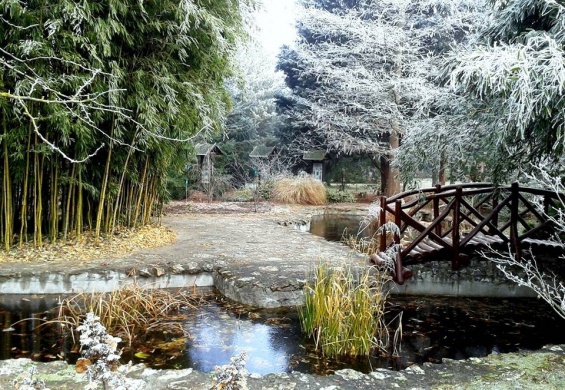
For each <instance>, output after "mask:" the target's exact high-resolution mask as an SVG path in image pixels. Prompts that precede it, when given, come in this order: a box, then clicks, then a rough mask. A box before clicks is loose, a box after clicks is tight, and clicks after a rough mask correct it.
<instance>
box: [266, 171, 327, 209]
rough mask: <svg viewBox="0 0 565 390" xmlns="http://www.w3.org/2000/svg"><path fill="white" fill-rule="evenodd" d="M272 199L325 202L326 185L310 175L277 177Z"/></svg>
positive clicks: (296, 202) (314, 202)
mask: <svg viewBox="0 0 565 390" xmlns="http://www.w3.org/2000/svg"><path fill="white" fill-rule="evenodd" d="M271 196H272V199H273V200H274V201H276V202H281V203H291V204H307V205H322V204H326V203H327V200H326V187H325V186H324V184H323V183H322V182H320V181H318V180H315V179H313V178H312V177H310V176H306V175H304V176H294V177H284V178H281V179H278V180H276V181H275V183H274V188H273V191H272V194H271Z"/></svg>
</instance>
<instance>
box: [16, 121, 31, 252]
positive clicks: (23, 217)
mask: <svg viewBox="0 0 565 390" xmlns="http://www.w3.org/2000/svg"><path fill="white" fill-rule="evenodd" d="M32 131H33V130H32V125H31V124H30V127H29V133H28V136H27V149H26V165H25V175H24V179H23V180H24V181H23V189H22V208H21V211H20V242H19V246H20V248H21V247H22V245H23V243H24V241H25V240H26V237H27V198H28V189H29V168H30V156H31V150H30V146H31V133H32Z"/></svg>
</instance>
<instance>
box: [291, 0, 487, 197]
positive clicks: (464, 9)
mask: <svg viewBox="0 0 565 390" xmlns="http://www.w3.org/2000/svg"><path fill="white" fill-rule="evenodd" d="M481 4H482V2H481V1H479V0H458V1H447V0H426V1H415V0H387V1H379V2H375V1H363V0H359V1H326V2H323V1H308V2H306V3H305V11H304V14H303V15H301V17H300V21H299V31H300V35H301V40H300V41H299V42H298V44H297V46H296V49H295V50H289V51H288V52H287V53H286V55H283V56H282V58H281V64H280V67H281V68H282V69H283V70H284V71H285V73H286V75H287V83H288V84H289V86H290V87H291V88H292V89H293V92H294V96H293V99H291V100H289V101H286V102H284V103H286V106H288V107H289V108H290V109H289V110H288V111H287V114H288V115H289V118H290V121H289V122H290V123H289V128H290V131H289V132H288V133H287V134H286V136H287V137H288V139H289V140H290V141H291V142H293V143H294V145H295V146H294V147H295V149H297V150H304V149H307V148H312V147H322V148H325V149H327V150H329V151H333V152H335V153H336V154H355V153H361V154H366V155H371V156H373V157H374V158H375V159H380V162H381V164H380V167H381V170H382V171H384V170H385V169H386V166H387V165H388V163H389V162H390V160H391V159H392V158H393V157H394V155H393V153H392V150H391V149H393V148H395V147H396V146H398V139H399V138H401V137H403V136H404V135H405V134H406V132H407V131H408V129H410V128H413V127H415V126H416V124H417V123H419V121H421V120H422V119H428V118H430V117H433V116H437V115H438V113H437V107H439V105H438V104H436V103H435V101H437V100H439V98H438V96H439V95H441V94H442V91H440V89H441V88H440V87H438V85H437V83H436V82H435V81H434V79H433V77H432V76H433V74H434V73H435V69H436V68H437V58H439V57H441V56H443V55H444V53H445V52H446V50H447V49H449V47H451V45H452V44H453V43H455V42H458V41H460V40H462V39H464V38H465V37H466V36H467V35H468V34H469V33H470V32H472V30H473V29H474V24H475V23H476V22H477V18H478V16H477V15H479V14H480V13H478V12H477V11H478V10H479V9H480V8H479V7H480V5H481ZM434 158H435V156H434ZM383 184H384V186H385V187H386V183H383ZM385 192H389V193H390V192H391V191H390V188H389V190H388V191H385Z"/></svg>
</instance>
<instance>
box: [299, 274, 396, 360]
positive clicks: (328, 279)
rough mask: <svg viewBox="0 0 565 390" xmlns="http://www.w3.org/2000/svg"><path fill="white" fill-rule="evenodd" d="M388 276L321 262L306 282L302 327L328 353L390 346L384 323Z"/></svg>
mask: <svg viewBox="0 0 565 390" xmlns="http://www.w3.org/2000/svg"><path fill="white" fill-rule="evenodd" d="M387 280H388V278H386V277H385V276H384V274H379V273H374V274H372V273H371V272H370V270H369V268H366V267H364V268H363V269H353V268H351V267H350V266H346V265H344V266H343V267H340V268H331V267H330V266H329V265H327V264H319V265H318V267H317V269H316V272H315V277H314V280H313V281H312V282H308V283H307V284H306V286H305V290H304V295H305V300H306V303H305V305H304V306H303V307H302V309H301V310H300V312H299V315H300V320H301V325H302V329H303V330H304V332H305V333H306V334H308V335H309V336H310V337H312V338H313V339H314V340H315V344H316V349H320V350H321V351H322V353H323V354H324V355H326V356H333V357H335V356H339V355H352V356H363V355H369V353H370V352H371V351H372V350H373V349H374V348H380V349H383V350H386V348H387V347H388V344H389V343H388V330H387V328H386V325H385V323H384V313H385V302H386V296H387V293H388V292H387V291H386V289H385V284H386V281H387Z"/></svg>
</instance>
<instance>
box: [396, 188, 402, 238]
mask: <svg viewBox="0 0 565 390" xmlns="http://www.w3.org/2000/svg"><path fill="white" fill-rule="evenodd" d="M401 213H402V201H401V200H400V199H397V200H396V201H395V202H394V223H395V225H396V226H397V227H398V231H400V228H401V225H402V217H401ZM398 231H396V232H395V233H394V243H395V244H396V245H400V234H398Z"/></svg>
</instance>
